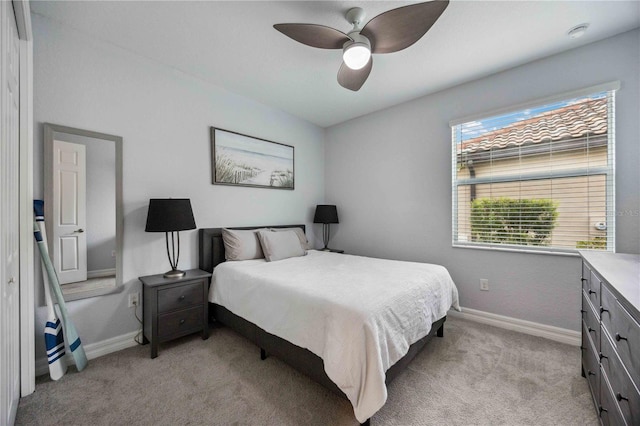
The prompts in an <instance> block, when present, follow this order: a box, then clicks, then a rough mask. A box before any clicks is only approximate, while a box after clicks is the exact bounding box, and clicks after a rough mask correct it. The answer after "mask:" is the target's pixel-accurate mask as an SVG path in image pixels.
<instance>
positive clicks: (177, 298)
mask: <svg viewBox="0 0 640 426" xmlns="http://www.w3.org/2000/svg"><path fill="white" fill-rule="evenodd" d="M202 297H203V296H202V283H199V282H198V283H193V284H188V285H183V286H180V287H173V288H168V289H166V290H158V312H159V313H163V312H168V311H173V310H176V309H183V308H188V307H190V306H194V305H201V304H202V303H204V300H202Z"/></svg>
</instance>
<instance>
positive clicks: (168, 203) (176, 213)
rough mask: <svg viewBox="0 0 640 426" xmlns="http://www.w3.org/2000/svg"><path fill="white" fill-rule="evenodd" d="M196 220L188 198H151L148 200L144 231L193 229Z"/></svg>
mask: <svg viewBox="0 0 640 426" xmlns="http://www.w3.org/2000/svg"><path fill="white" fill-rule="evenodd" d="M195 228H196V221H195V219H194V218H193V211H192V210H191V200H189V199H188V198H152V199H150V200H149V213H148V214H147V226H146V227H145V229H144V230H145V231H146V232H173V231H185V230H187V229H195Z"/></svg>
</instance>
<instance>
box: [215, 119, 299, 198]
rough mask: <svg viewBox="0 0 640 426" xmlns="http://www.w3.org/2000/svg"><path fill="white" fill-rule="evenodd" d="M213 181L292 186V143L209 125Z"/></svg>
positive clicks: (249, 184)
mask: <svg viewBox="0 0 640 426" xmlns="http://www.w3.org/2000/svg"><path fill="white" fill-rule="evenodd" d="M211 153H212V159H211V163H212V164H211V166H212V167H211V168H212V175H213V176H212V183H214V184H216V185H234V186H251V187H256V188H276V189H294V180H295V179H294V178H295V173H294V161H293V159H294V156H293V147H292V146H289V145H284V144H281V143H277V142H271V141H268V140H265V139H258V138H254V137H252V136H247V135H243V134H240V133H236V132H230V131H228V130H223V129H218V128H215V127H212V128H211Z"/></svg>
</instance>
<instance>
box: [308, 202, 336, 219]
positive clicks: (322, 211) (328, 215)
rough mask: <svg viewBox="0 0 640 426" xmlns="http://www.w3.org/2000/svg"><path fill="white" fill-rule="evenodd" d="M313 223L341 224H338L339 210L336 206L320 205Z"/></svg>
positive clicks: (317, 207)
mask: <svg viewBox="0 0 640 426" xmlns="http://www.w3.org/2000/svg"><path fill="white" fill-rule="evenodd" d="M313 223H340V222H338V209H337V208H336V206H334V205H329V204H318V205H317V206H316V214H315V216H314V217H313Z"/></svg>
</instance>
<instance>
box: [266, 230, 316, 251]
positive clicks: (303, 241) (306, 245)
mask: <svg viewBox="0 0 640 426" xmlns="http://www.w3.org/2000/svg"><path fill="white" fill-rule="evenodd" d="M270 229H271V231H274V232H281V231H293V232H295V233H296V235H297V236H298V238H299V239H300V244H302V248H304V249H305V250H311V246H310V245H309V241H308V240H307V236H306V235H305V234H304V231H303V230H302V228H270Z"/></svg>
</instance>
